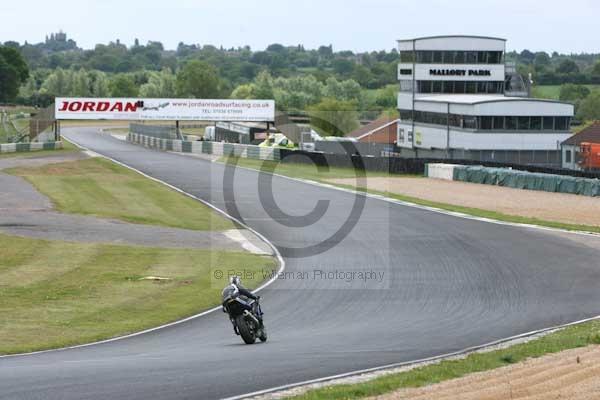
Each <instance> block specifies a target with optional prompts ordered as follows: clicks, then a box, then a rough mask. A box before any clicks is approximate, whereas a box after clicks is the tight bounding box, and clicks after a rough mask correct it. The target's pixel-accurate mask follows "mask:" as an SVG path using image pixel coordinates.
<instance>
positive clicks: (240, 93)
mask: <svg viewBox="0 0 600 400" xmlns="http://www.w3.org/2000/svg"><path fill="white" fill-rule="evenodd" d="M229 97H230V98H232V99H238V100H247V99H254V98H255V97H254V84H252V83H248V84H246V85H240V86H238V87H237V88H235V90H234V91H233V92H231V96H229Z"/></svg>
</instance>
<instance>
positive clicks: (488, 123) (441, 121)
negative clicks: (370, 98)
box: [400, 110, 570, 132]
mask: <svg viewBox="0 0 600 400" xmlns="http://www.w3.org/2000/svg"><path fill="white" fill-rule="evenodd" d="M400 119H401V120H402V121H405V120H407V121H412V120H413V119H414V122H419V123H424V124H431V125H441V126H452V127H457V128H465V129H476V130H482V131H537V132H539V131H541V130H542V126H543V125H542V124H543V122H545V121H547V120H548V119H550V120H551V121H554V120H556V121H559V120H560V121H562V122H561V123H560V124H557V125H556V129H555V130H557V131H560V130H564V129H562V128H563V127H564V128H565V129H568V128H569V122H570V118H569V117H537V116H536V117H514V116H470V115H459V114H447V113H437V112H429V111H414V112H412V114H411V111H410V110H400ZM549 130H550V129H549ZM552 130H554V129H552Z"/></svg>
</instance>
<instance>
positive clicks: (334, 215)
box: [0, 128, 600, 399]
mask: <svg viewBox="0 0 600 400" xmlns="http://www.w3.org/2000/svg"><path fill="white" fill-rule="evenodd" d="M64 135H65V136H67V137H68V138H70V139H72V140H74V141H76V142H77V143H79V144H81V145H83V146H86V147H88V148H90V149H91V150H93V151H96V152H98V153H101V154H104V155H106V156H109V157H111V158H114V159H116V160H118V161H121V162H123V163H126V164H128V165H130V166H132V167H134V168H137V169H139V170H141V171H143V172H144V173H146V174H148V175H151V176H153V177H156V178H159V179H161V180H164V181H166V182H168V183H170V184H171V185H174V186H176V187H178V188H180V189H182V190H185V191H186V192H188V193H191V194H193V195H195V196H197V197H199V198H202V199H204V200H206V201H209V202H210V203H212V204H213V205H215V206H216V207H218V208H220V209H223V210H227V209H228V208H229V209H230V210H231V209H232V207H231V206H232V202H231V199H230V198H229V197H228V196H225V195H224V193H229V192H228V190H227V187H228V185H227V184H224V182H226V181H227V180H226V179H224V174H225V166H224V165H222V164H219V163H211V162H209V161H205V160H202V159H197V158H192V157H184V156H181V155H177V154H172V153H165V152H158V151H153V150H149V149H145V148H143V147H140V146H137V145H133V144H130V143H126V142H123V141H119V140H117V139H114V138H112V137H110V136H108V135H101V134H98V133H97V129H93V128H77V129H75V128H74V129H68V130H67V129H65V130H64ZM259 176H260V174H259V173H258V172H256V171H250V170H245V169H237V170H236V171H235V178H234V181H233V185H232V186H231V188H230V189H232V190H231V191H232V192H233V194H234V196H235V205H236V206H237V209H238V210H239V213H240V216H241V217H242V218H243V219H244V220H245V222H246V223H247V224H248V225H249V226H251V227H252V228H254V229H255V230H256V231H258V232H259V233H261V234H263V235H264V236H265V237H266V238H268V239H269V240H271V241H272V242H273V243H274V245H275V246H277V247H278V248H280V249H282V248H288V250H286V251H283V252H282V255H283V257H284V258H285V260H286V272H287V274H286V276H285V279H283V277H282V278H281V279H278V280H277V281H276V282H275V283H273V284H272V285H271V286H269V287H268V288H267V289H265V290H264V291H262V292H261V296H262V299H263V300H262V304H263V310H264V311H265V313H266V315H265V318H266V324H267V327H268V329H269V335H270V337H269V341H268V342H267V343H266V344H257V345H253V346H247V345H244V344H242V341H241V340H240V338H238V337H236V336H235V335H234V334H233V331H232V329H231V324H230V323H229V321H228V319H227V317H226V316H225V315H223V314H222V313H220V312H216V313H212V314H209V315H207V316H205V317H202V318H198V319H195V320H191V321H188V322H185V323H182V324H179V325H175V326H171V327H168V328H165V329H162V330H158V331H154V332H151V333H148V334H144V335H141V336H136V337H131V338H128V339H124V340H119V341H115V342H110V343H106V344H100V345H96V346H90V347H84V348H78V349H71V350H65V351H57V352H48V353H42V354H37V355H30V356H19V357H9V358H0V398H3V399H4V398H6V399H107V398H110V399H214V398H222V397H228V396H234V395H240V394H243V393H248V392H253V391H257V390H261V389H267V388H271V387H275V386H280V385H284V384H290V383H295V382H300V381H305V380H309V379H315V378H319V377H323V376H330V375H334V374H341V373H345V372H350V371H354V370H358V369H365V368H371V367H377V366H381V365H386V364H392V363H397V362H402V361H409V360H416V359H422V358H426V357H430V356H435V355H440V354H446V353H450V352H453V351H457V350H461V349H464V348H467V347H471V346H476V345H481V344H484V343H488V342H492V341H494V340H497V339H501V338H505V337H509V336H513V335H517V334H521V333H525V332H529V331H532V330H537V329H542V328H547V327H550V326H555V325H559V324H563V323H567V322H572V321H576V320H580V319H584V318H587V317H592V316H595V315H598V314H600V290H599V289H600V285H599V283H600V265H599V263H598V260H599V259H600V238H594V237H589V236H583V235H575V234H564V233H555V232H552V231H548V230H539V229H533V228H526V227H516V226H509V225H499V224H492V223H488V222H483V221H477V220H471V219H464V218H458V217H455V216H451V215H445V214H440V213H436V212H433V211H428V210H423V209H419V208H413V207H409V206H404V205H399V204H393V203H389V202H385V201H382V200H379V199H373V198H366V200H365V203H364V209H363V210H362V211H361V212H360V213H359V214H358V215H352V216H351V215H350V214H351V213H350V211H349V210H350V209H352V207H353V204H354V203H355V200H356V199H357V196H360V195H357V194H352V193H348V192H343V191H337V190H333V189H328V188H323V187H318V186H314V185H310V184H308V183H302V182H298V181H293V180H289V179H285V178H281V177H276V176H274V177H272V185H273V193H274V199H275V201H276V203H277V204H278V205H279V206H280V207H281V210H282V211H283V212H284V213H287V214H289V215H288V216H286V215H284V214H283V213H282V214H281V215H279V216H278V217H277V218H275V219H274V218H272V217H270V216H269V215H268V214H267V212H266V211H265V209H264V207H263V205H262V204H261V200H260V196H259V192H262V193H263V202H262V203H265V197H264V194H265V192H266V191H270V189H269V188H268V187H267V185H266V182H265V181H264V180H261V181H260V182H259V180H258V178H259ZM265 176H266V175H264V174H263V178H264V177H265ZM267 177H268V176H267ZM224 186H225V189H224ZM363 199H365V198H364V197H363ZM319 200H328V201H329V202H330V203H329V207H328V208H327V211H326V212H325V213H324V215H323V216H322V217H321V218H319V219H317V220H316V221H314V223H312V224H311V225H309V226H306V227H290V226H289V225H297V224H295V223H297V222H298V219H297V218H294V216H302V215H306V214H309V213H311V211H312V210H313V208H315V205H316V204H317V202H318V201H319ZM270 211H272V210H270ZM271 214H273V212H271ZM307 219H308V218H307ZM347 220H350V221H351V222H356V226H355V227H354V228H353V229H352V230H351V231H350V232H349V234H348V235H347V236H345V237H344V238H343V240H341V241H340V242H339V243H335V242H334V243H331V241H327V238H328V237H330V236H331V235H332V233H333V232H335V231H336V230H337V229H338V228H339V227H340V226H341V225H342V224H343V223H344V222H345V221H347ZM309 246H314V247H313V248H314V249H317V250H323V252H322V253H320V254H315V253H316V252H312V255H311V254H308V255H305V256H303V257H299V256H298V255H299V254H300V252H299V251H295V250H293V249H291V248H297V247H309ZM219 267H223V268H224V269H226V266H219ZM316 271H322V272H316ZM336 271H337V275H336ZM352 272H354V274H352ZM359 272H364V273H367V275H368V277H369V278H370V279H368V280H366V281H365V280H360V278H361V277H364V276H363V275H359V274H358V273H359ZM371 272H373V273H374V274H373V275H371V274H370V273H371ZM327 273H331V275H327ZM378 277H383V278H382V279H379V278H378Z"/></svg>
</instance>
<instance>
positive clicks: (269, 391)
mask: <svg viewBox="0 0 600 400" xmlns="http://www.w3.org/2000/svg"><path fill="white" fill-rule="evenodd" d="M597 320H600V315H599V316H596V317H592V318H586V319H583V320H580V321H576V322H570V323H568V324H564V325H558V326H554V327H552V328H544V329H539V330H536V331H531V332H527V333H522V334H520V335H515V336H511V337H509V338H505V339H499V340H496V341H493V342H490V343H487V344H482V345H479V346H473V347H468V348H466V349H464V350H459V351H456V352H453V353H448V354H443V355H439V356H433V357H428V358H423V359H420V360H414V361H404V362H400V363H395V364H388V365H384V366H381V367H373V368H367V369H362V370H357V371H351V372H345V373H343V374H338V375H332V376H327V377H324V378H316V379H311V380H307V381H303V382H297V383H290V384H288V385H282V386H277V387H274V388H270V389H264V390H259V391H256V392H252V393H247V394H241V395H238V396H232V397H227V398H224V399H223V400H243V399H248V398H252V397H257V396H262V395H267V394H273V393H278V392H283V391H286V390H289V389H293V388H297V387H301V386H309V385H313V384H316V383H324V382H330V381H335V380H338V379H343V378H349V377H353V376H358V375H363V374H368V373H371V372H378V371H386V370H391V369H395V368H400V367H407V366H410V365H417V364H422V363H427V362H434V361H443V360H445V359H448V358H452V357H457V356H463V355H468V354H470V353H474V352H477V351H480V350H485V349H487V348H492V347H495V346H498V345H500V344H504V343H508V342H511V341H513V340H518V339H523V338H527V337H531V336H535V335H539V334H543V333H546V332H551V331H556V330H560V329H565V328H568V327H570V326H575V325H581V324H584V323H586V322H591V321H597ZM376 378H377V377H374V378H373V379H376ZM370 380H371V379H369V380H367V381H366V382H368V381H370ZM362 383H365V382H362ZM356 384H357V385H360V384H361V383H356Z"/></svg>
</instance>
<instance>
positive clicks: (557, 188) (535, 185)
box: [425, 163, 600, 197]
mask: <svg viewBox="0 0 600 400" xmlns="http://www.w3.org/2000/svg"><path fill="white" fill-rule="evenodd" d="M425 171H426V176H428V177H430V178H438V179H447V178H449V174H452V178H451V179H449V180H454V181H461V182H470V183H480V184H486V185H496V186H504V187H510V188H515V189H527V190H538V191H545V192H554V193H569V194H578V195H583V196H592V197H598V196H600V180H599V179H589V178H579V177H574V176H564V175H555V174H542V173H535V172H527V171H517V170H513V169H508V168H489V167H483V166H466V165H450V164H435V163H431V164H428V165H426V168H425Z"/></svg>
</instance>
